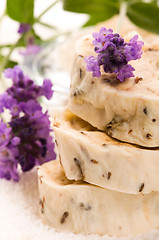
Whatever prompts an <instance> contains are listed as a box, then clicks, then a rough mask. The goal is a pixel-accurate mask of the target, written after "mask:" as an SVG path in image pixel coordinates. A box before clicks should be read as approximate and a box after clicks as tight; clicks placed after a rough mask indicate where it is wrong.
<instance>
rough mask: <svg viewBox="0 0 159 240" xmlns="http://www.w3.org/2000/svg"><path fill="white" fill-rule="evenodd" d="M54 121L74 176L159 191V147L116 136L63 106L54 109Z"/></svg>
mask: <svg viewBox="0 0 159 240" xmlns="http://www.w3.org/2000/svg"><path fill="white" fill-rule="evenodd" d="M53 125H54V127H53V128H54V133H55V138H56V145H57V150H58V153H59V158H60V161H61V163H62V165H63V167H64V170H65V173H66V176H67V178H69V179H70V180H84V181H86V182H88V183H91V184H95V185H98V186H100V187H103V188H107V189H111V190H114V191H118V192H124V193H131V194H140V193H150V192H152V191H159V174H158V173H159V149H155V150H150V149H145V148H141V147H137V146H135V145H130V144H126V143H122V142H120V141H117V140H114V139H112V138H111V137H109V136H108V135H107V134H106V133H104V132H101V131H98V130H97V129H95V128H93V127H92V126H91V125H90V124H88V123H87V122H85V121H83V120H82V119H80V118H78V117H77V116H75V115H73V114H72V113H71V112H69V111H67V110H63V109H61V110H60V109H59V110H57V111H56V112H55V113H54V122H53Z"/></svg>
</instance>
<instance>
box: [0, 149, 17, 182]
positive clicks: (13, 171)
mask: <svg viewBox="0 0 159 240" xmlns="http://www.w3.org/2000/svg"><path fill="white" fill-rule="evenodd" d="M17 156H18V149H17V148H16V147H14V146H12V145H10V144H8V146H1V147H0V178H5V179H7V180H10V179H13V180H14V181H18V180H19V175H18V171H17V165H18V163H17V160H16V157H17Z"/></svg>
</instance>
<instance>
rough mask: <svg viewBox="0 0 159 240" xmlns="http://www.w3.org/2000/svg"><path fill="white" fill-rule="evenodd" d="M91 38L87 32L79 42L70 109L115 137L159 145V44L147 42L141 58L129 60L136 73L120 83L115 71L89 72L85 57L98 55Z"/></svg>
mask: <svg viewBox="0 0 159 240" xmlns="http://www.w3.org/2000/svg"><path fill="white" fill-rule="evenodd" d="M92 41H93V38H92V37H91V36H90V35H87V36H85V37H83V38H82V39H81V40H79V42H78V43H77V45H76V51H75V56H74V62H73V64H72V77H71V78H72V81H71V94H70V99H69V109H70V110H71V111H72V112H73V113H74V114H76V115H78V116H79V117H81V118H83V119H84V120H86V121H88V122H89V123H90V124H92V125H93V126H94V127H97V128H98V129H100V130H103V131H106V132H107V133H108V134H109V135H110V136H112V137H114V138H116V139H119V140H122V141H125V142H129V143H135V144H138V145H141V146H146V147H157V146H159V50H158V48H157V47H156V49H153V48H150V47H148V46H145V48H144V49H143V50H144V53H143V55H142V57H141V59H139V60H136V61H130V64H131V65H132V66H133V67H134V68H135V72H134V75H135V77H132V78H129V79H127V80H125V82H122V83H121V82H120V81H119V80H117V79H116V77H115V74H108V73H105V72H102V74H101V76H100V77H99V78H97V77H92V73H91V72H86V63H85V57H86V56H89V55H94V56H96V53H95V52H94V46H93V44H92ZM158 47H159V46H158Z"/></svg>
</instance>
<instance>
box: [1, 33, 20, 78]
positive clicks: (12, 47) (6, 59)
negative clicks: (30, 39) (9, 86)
mask: <svg viewBox="0 0 159 240" xmlns="http://www.w3.org/2000/svg"><path fill="white" fill-rule="evenodd" d="M23 37H24V35H22V36H21V37H20V38H19V39H18V41H17V42H16V43H15V44H13V45H12V46H11V48H10V50H9V53H8V54H7V56H5V57H4V59H3V61H2V62H1V65H0V76H1V74H2V71H3V70H4V69H5V67H6V65H7V62H8V60H9V58H10V56H11V54H12V52H13V50H14V49H15V48H16V47H17V46H18V44H19V42H20V41H21V40H22V38H23Z"/></svg>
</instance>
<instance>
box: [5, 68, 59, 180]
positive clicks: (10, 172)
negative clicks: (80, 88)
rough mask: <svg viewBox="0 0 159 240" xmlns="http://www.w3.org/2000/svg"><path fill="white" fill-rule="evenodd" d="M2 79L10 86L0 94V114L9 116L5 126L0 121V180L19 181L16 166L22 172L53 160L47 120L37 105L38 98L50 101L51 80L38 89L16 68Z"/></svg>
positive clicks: (7, 72)
mask: <svg viewBox="0 0 159 240" xmlns="http://www.w3.org/2000/svg"><path fill="white" fill-rule="evenodd" d="M5 76H6V77H7V78H11V79H12V81H13V84H12V86H11V87H10V88H8V89H7V91H6V92H5V93H3V94H2V95H0V113H3V111H4V110H5V109H9V111H10V113H11V120H10V121H9V122H8V123H7V124H5V123H3V121H1V122H0V178H5V179H7V180H10V179H13V180H14V181H18V180H19V173H18V170H17V168H18V165H20V166H21V169H22V171H24V172H25V171H29V170H30V169H32V168H33V167H34V166H35V165H41V164H43V163H45V162H48V161H50V160H53V159H55V157H56V154H55V152H54V143H53V141H52V137H51V136H50V132H51V129H50V121H49V117H48V114H47V112H45V113H43V112H42V107H41V105H40V104H39V102H38V98H39V97H41V96H45V97H46V98H47V99H50V98H51V97H52V95H53V91H52V89H51V88H52V83H51V82H50V80H48V79H45V80H44V82H43V85H42V86H38V85H36V84H35V83H34V82H33V81H32V80H31V79H29V78H28V77H27V76H25V75H24V74H23V72H22V70H21V69H20V68H19V67H18V66H15V67H14V68H13V69H7V70H6V71H5Z"/></svg>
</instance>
